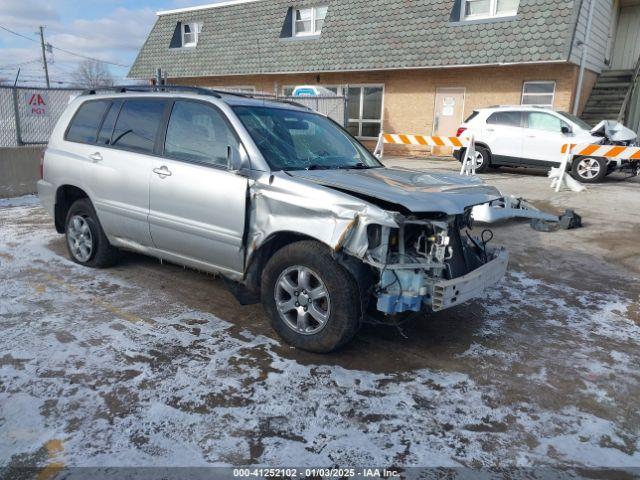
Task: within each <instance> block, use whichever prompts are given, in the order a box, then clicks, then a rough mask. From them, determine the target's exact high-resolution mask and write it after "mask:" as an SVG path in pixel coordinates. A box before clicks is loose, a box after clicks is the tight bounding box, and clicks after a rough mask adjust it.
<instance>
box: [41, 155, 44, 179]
mask: <svg viewBox="0 0 640 480" xmlns="http://www.w3.org/2000/svg"><path fill="white" fill-rule="evenodd" d="M40 180H44V150H43V151H42V153H41V154H40Z"/></svg>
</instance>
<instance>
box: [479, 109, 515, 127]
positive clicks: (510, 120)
mask: <svg viewBox="0 0 640 480" xmlns="http://www.w3.org/2000/svg"><path fill="white" fill-rule="evenodd" d="M487 123H488V124H489V125H504V126H507V127H521V126H522V112H495V113H492V114H491V115H490V116H489V118H487Z"/></svg>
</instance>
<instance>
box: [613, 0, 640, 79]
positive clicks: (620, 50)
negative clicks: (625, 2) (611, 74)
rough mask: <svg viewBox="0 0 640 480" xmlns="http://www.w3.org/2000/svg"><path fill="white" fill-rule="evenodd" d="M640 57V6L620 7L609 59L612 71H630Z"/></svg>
mask: <svg viewBox="0 0 640 480" xmlns="http://www.w3.org/2000/svg"><path fill="white" fill-rule="evenodd" d="M638 56H640V5H633V6H629V7H622V8H621V9H620V16H619V19H618V29H617V31H616V41H615V43H614V47H613V55H612V59H611V69H612V70H631V69H633V68H634V67H635V64H636V61H637V60H638Z"/></svg>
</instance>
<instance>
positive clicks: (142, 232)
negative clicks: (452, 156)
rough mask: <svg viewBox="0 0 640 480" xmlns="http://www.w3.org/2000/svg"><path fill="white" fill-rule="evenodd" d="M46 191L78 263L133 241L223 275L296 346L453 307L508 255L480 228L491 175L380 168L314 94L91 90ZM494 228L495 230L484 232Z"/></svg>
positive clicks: (93, 263)
mask: <svg viewBox="0 0 640 480" xmlns="http://www.w3.org/2000/svg"><path fill="white" fill-rule="evenodd" d="M42 167H43V178H42V180H41V181H40V182H39V183H38V192H39V194H40V198H41V201H42V203H43V204H44V206H45V208H46V209H47V210H48V211H49V213H50V214H51V215H52V216H53V218H54V219H55V227H56V229H57V231H58V232H59V233H64V234H65V235H66V240H67V241H66V243H67V247H68V250H69V254H70V256H71V258H72V259H73V261H75V262H76V263H79V264H82V265H86V266H89V267H96V268H101V267H107V266H110V265H113V264H114V263H115V262H116V261H117V260H118V256H119V255H118V254H119V251H120V250H121V249H123V250H130V251H134V252H139V253H143V254H147V255H152V256H155V257H158V258H160V259H163V260H167V261H170V262H174V263H177V264H180V265H185V266H188V267H193V268H195V269H198V270H203V271H207V272H214V273H216V274H219V275H220V276H222V277H223V278H224V279H225V281H226V283H227V285H228V286H229V287H230V288H231V290H232V291H233V292H234V294H235V295H236V297H237V298H238V299H239V300H240V302H241V303H243V304H247V303H256V302H260V301H261V302H262V303H263V305H264V308H265V310H266V312H267V314H268V315H269V317H270V319H271V322H272V324H273V327H274V329H275V330H276V331H277V332H278V333H279V334H280V335H281V336H282V337H283V338H284V339H285V340H286V341H287V342H289V343H290V344H292V345H294V346H296V347H299V348H302V349H305V350H310V351H315V352H328V351H331V350H333V349H335V348H338V347H340V346H341V345H344V344H345V343H346V342H348V341H349V340H350V339H351V338H352V337H353V336H354V334H355V333H356V332H357V330H358V328H359V326H360V325H361V323H362V322H363V321H366V320H368V319H372V318H375V319H376V320H377V321H380V320H384V319H387V321H389V323H391V324H393V323H395V321H396V319H395V318H393V317H394V316H395V315H398V314H403V313H404V312H417V311H425V310H432V311H438V310H442V309H445V308H449V307H452V306H454V305H457V304H460V303H462V302H465V301H467V300H469V299H470V298H472V297H476V296H478V295H479V294H480V293H481V292H482V290H483V289H484V288H486V287H488V286H490V285H493V284H495V283H496V282H498V281H499V280H500V279H501V278H502V276H503V275H504V273H505V270H506V267H507V253H506V251H505V250H504V249H502V248H491V247H490V246H488V245H487V242H486V241H485V240H486V239H487V238H488V235H481V238H476V237H475V236H473V235H472V233H471V232H470V229H471V223H472V221H471V216H470V212H471V207H472V206H474V205H479V204H483V203H487V202H491V201H494V200H496V199H498V198H499V197H500V194H499V192H498V191H497V190H496V189H494V188H493V187H489V186H487V185H485V184H483V183H482V182H481V181H479V180H477V179H474V178H468V177H460V176H456V175H444V174H431V173H425V172H420V171H411V170H404V169H390V168H385V167H384V166H383V165H381V164H380V163H379V162H378V161H377V160H376V159H375V158H374V157H373V156H372V155H371V154H370V153H369V152H368V151H367V150H366V149H365V148H364V147H363V146H362V145H361V144H360V143H359V142H358V141H357V140H355V139H354V138H353V137H351V136H350V135H349V134H348V133H347V132H346V131H345V130H344V129H343V128H342V127H340V126H339V125H338V124H336V123H335V122H333V121H332V120H330V119H329V118H327V117H325V116H322V115H320V114H318V113H315V112H313V111H311V110H309V109H307V108H305V107H303V106H299V105H294V104H290V103H286V102H278V101H265V100H261V99H254V98H251V97H249V96H245V95H239V94H231V93H228V92H220V91H212V90H205V89H195V88H193V89H191V88H184V87H183V88H180V89H178V88H173V87H171V88H168V87H165V88H163V90H162V91H154V90H146V91H139V90H135V89H124V88H122V89H121V91H119V92H116V93H102V94H96V92H86V93H85V94H83V95H81V96H80V97H78V98H76V99H75V100H74V101H73V102H72V103H71V104H70V105H69V107H68V109H67V111H66V112H65V113H64V114H63V115H62V117H61V118H60V120H59V122H58V124H57V126H56V128H55V130H54V132H53V134H52V136H51V140H50V142H49V145H48V147H47V150H46V152H45V155H44V159H43V166H42ZM482 237H484V238H485V240H483V239H482Z"/></svg>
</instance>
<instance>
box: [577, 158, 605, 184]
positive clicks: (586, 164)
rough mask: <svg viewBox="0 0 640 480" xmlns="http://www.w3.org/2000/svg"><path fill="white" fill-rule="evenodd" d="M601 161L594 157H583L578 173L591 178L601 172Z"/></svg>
mask: <svg viewBox="0 0 640 480" xmlns="http://www.w3.org/2000/svg"><path fill="white" fill-rule="evenodd" d="M600 168H601V166H600V163H599V162H598V161H597V160H596V159H594V158H583V159H581V160H580V162H579V163H578V175H579V176H580V177H581V178H584V179H587V180H591V179H592V178H595V177H597V176H598V175H599V174H600Z"/></svg>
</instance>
